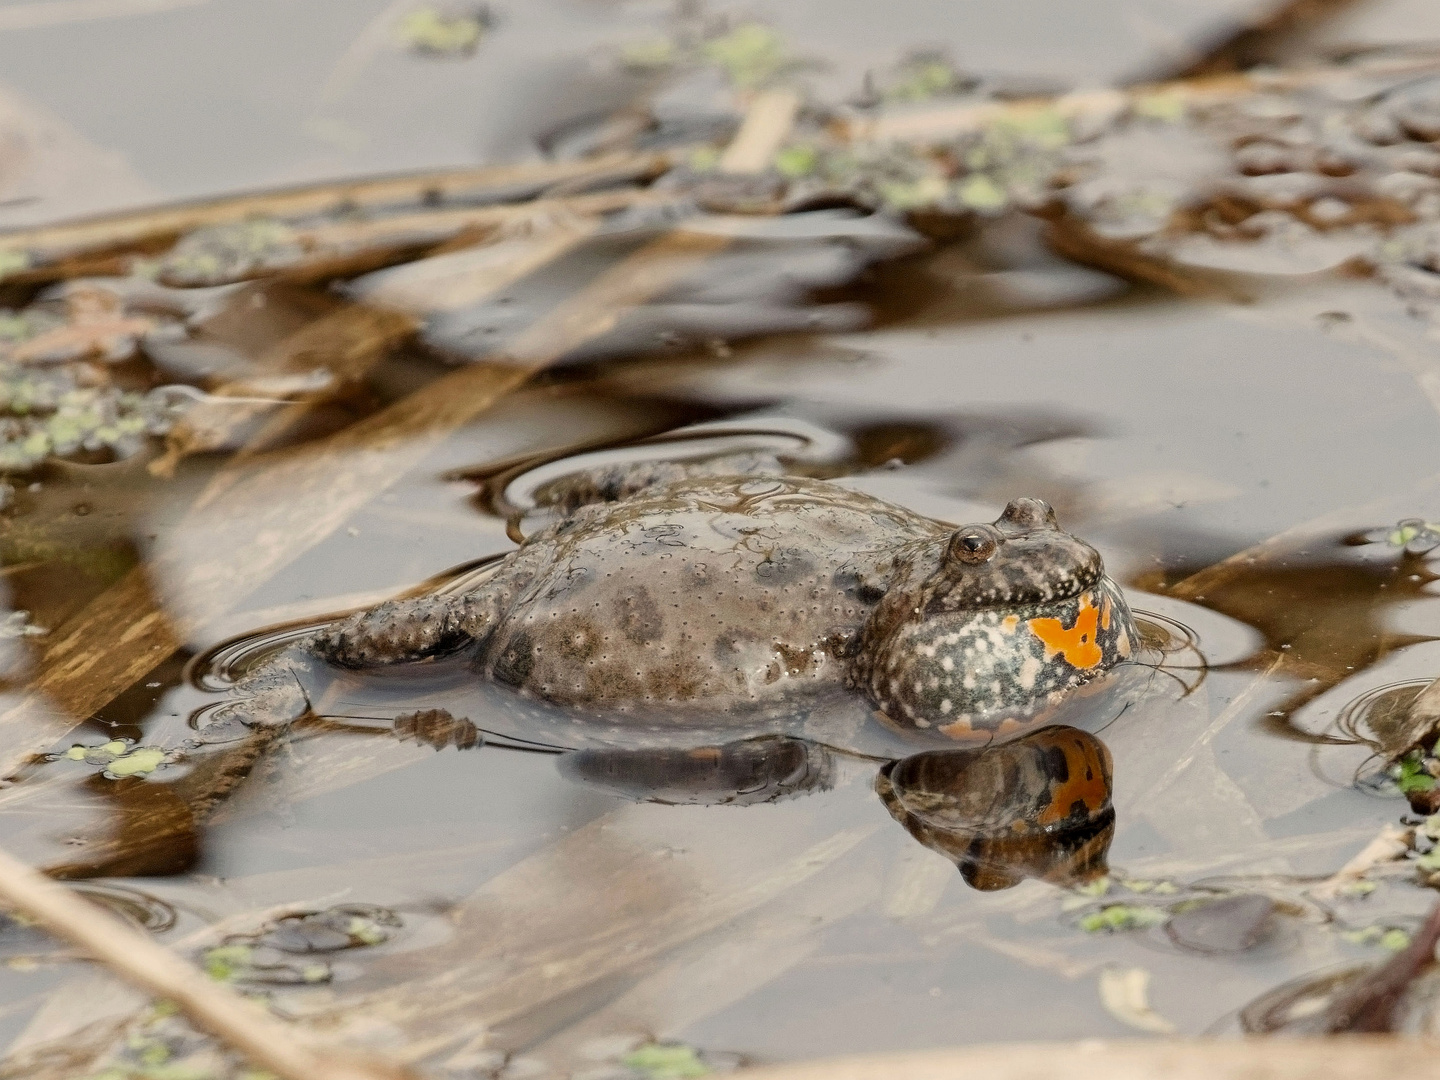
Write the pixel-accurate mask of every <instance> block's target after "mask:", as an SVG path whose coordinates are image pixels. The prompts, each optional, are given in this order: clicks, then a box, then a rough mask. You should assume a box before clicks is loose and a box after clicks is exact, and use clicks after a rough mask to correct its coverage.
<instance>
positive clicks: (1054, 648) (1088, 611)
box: [1025, 592, 1105, 671]
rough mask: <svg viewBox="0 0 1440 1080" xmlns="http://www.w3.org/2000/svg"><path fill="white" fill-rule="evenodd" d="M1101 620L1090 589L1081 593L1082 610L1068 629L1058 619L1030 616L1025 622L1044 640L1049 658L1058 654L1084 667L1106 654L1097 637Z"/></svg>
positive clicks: (1031, 630)
mask: <svg viewBox="0 0 1440 1080" xmlns="http://www.w3.org/2000/svg"><path fill="white" fill-rule="evenodd" d="M1099 623H1100V612H1099V611H1098V610H1097V609H1096V607H1095V605H1094V604H1093V603H1091V601H1090V594H1089V593H1088V592H1087V593H1081V594H1080V612H1079V614H1078V615H1076V616H1075V625H1074V626H1072V627H1069V628H1068V629H1067V628H1066V626H1065V624H1064V623H1062V622H1061V621H1060V620H1059V619H1031V620H1029V621H1028V622H1027V623H1026V624H1025V625H1026V626H1028V627H1029V628H1030V632H1031V633H1032V634H1034V635H1035V636H1036V637H1037V638H1039V639H1040V640H1041V641H1042V642H1043V643H1044V645H1045V659H1046V660H1047V661H1049V660H1053V659H1055V656H1056V655H1057V654H1059V655H1061V656H1064V657H1065V662H1066V663H1067V664H1069V665H1070V666H1071V667H1073V668H1079V669H1080V670H1082V671H1085V670H1088V669H1090V668H1093V667H1095V666H1096V665H1097V664H1099V663H1100V661H1101V660H1103V659H1104V658H1105V654H1104V653H1103V652H1102V651H1101V650H1100V643H1099V642H1098V641H1096V640H1095V638H1096V631H1097V630H1098V629H1099Z"/></svg>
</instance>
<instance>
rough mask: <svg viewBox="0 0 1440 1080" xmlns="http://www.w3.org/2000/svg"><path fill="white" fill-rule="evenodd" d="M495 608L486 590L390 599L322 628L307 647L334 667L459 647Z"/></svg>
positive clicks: (378, 663)
mask: <svg viewBox="0 0 1440 1080" xmlns="http://www.w3.org/2000/svg"><path fill="white" fill-rule="evenodd" d="M494 613H495V608H494V602H493V599H492V598H491V597H490V596H489V595H488V594H476V593H466V594H463V595H460V596H446V595H440V596H434V595H432V596H415V597H411V598H410V599H408V600H390V601H387V602H386V603H383V604H380V605H378V606H376V607H373V608H370V609H368V610H366V611H361V612H358V613H357V614H355V615H352V616H350V618H348V619H345V620H343V621H341V622H338V623H334V624H332V625H330V626H327V627H325V628H324V629H323V630H321V631H320V632H319V633H317V634H316V635H315V637H314V638H313V639H312V640H311V645H310V647H311V649H312V650H313V651H314V653H315V654H316V655H317V656H319V657H321V659H323V660H326V661H328V662H329V663H331V664H334V665H335V666H337V667H344V668H369V667H383V666H385V665H387V664H404V663H409V662H412V661H415V660H424V659H426V658H428V657H432V656H444V655H446V654H447V653H453V652H457V651H459V650H460V649H463V648H464V647H465V646H467V645H469V644H471V643H472V642H474V641H476V640H478V639H479V638H480V637H482V636H483V635H484V634H485V632H486V631H487V630H488V629H489V628H490V627H491V626H492V625H493V624H494Z"/></svg>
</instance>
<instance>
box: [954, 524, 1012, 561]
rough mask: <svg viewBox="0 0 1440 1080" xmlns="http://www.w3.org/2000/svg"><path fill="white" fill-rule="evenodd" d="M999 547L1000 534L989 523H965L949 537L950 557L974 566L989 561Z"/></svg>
mask: <svg viewBox="0 0 1440 1080" xmlns="http://www.w3.org/2000/svg"><path fill="white" fill-rule="evenodd" d="M999 547H1000V536H999V534H998V533H997V532H996V531H995V530H994V529H993V528H991V527H990V526H989V525H967V526H966V527H965V528H963V529H961V530H959V531H958V532H957V533H956V534H955V535H954V536H952V537H951V538H950V558H952V559H958V560H959V561H960V562H962V563H966V564H967V565H970V566H976V565H978V564H980V563H983V562H989V561H990V559H991V558H992V557H993V556H994V555H995V552H996V551H997V550H999Z"/></svg>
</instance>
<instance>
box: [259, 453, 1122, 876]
mask: <svg viewBox="0 0 1440 1080" xmlns="http://www.w3.org/2000/svg"><path fill="white" fill-rule="evenodd" d="M752 464H753V463H752ZM724 469H725V466H724V463H723V462H720V463H717V464H712V466H711V467H710V468H709V469H708V472H709V475H702V476H700V477H699V478H696V477H695V476H694V475H693V474H692V475H687V476H683V477H681V478H679V479H676V478H675V477H674V475H673V473H668V472H666V471H664V470H662V471H661V477H663V478H661V479H658V482H657V477H656V474H655V472H654V470H653V469H648V471H647V467H645V466H641V467H629V468H625V469H619V470H609V471H607V472H605V473H604V474H603V475H600V474H593V473H592V474H577V475H576V477H575V478H574V482H573V483H572V484H570V485H568V486H567V488H566V490H565V491H564V492H562V493H557V494H556V495H555V504H556V505H561V506H564V507H565V508H566V510H567V511H568V512H566V513H564V515H563V516H562V517H561V518H560V520H558V521H557V522H555V523H554V524H552V525H550V526H549V527H548V528H545V529H544V530H542V531H540V532H539V533H537V534H536V535H534V536H533V537H531V538H529V539H528V540H526V541H525V542H524V543H522V545H521V546H520V547H519V548H518V549H517V550H516V551H514V552H512V553H511V554H510V555H508V556H506V557H505V558H504V559H502V560H500V561H499V562H498V563H496V564H495V565H494V566H493V567H492V568H490V569H489V572H488V573H486V574H485V575H484V576H483V578H482V579H481V580H479V581H478V582H476V583H473V584H470V585H468V586H466V587H463V588H460V589H452V590H451V591H448V592H435V593H429V594H426V595H422V596H418V597H414V598H410V599H405V600H399V601H392V602H388V603H384V604H381V605H379V606H377V607H374V608H371V609H369V610H367V611H363V612H360V613H358V614H356V615H354V616H352V617H350V618H348V619H345V620H343V621H341V622H338V623H335V624H331V625H328V626H326V627H324V628H322V629H321V630H319V631H318V632H317V633H315V634H313V635H312V636H310V637H308V638H306V639H304V640H303V641H301V642H299V643H298V644H296V645H293V646H292V647H291V648H289V649H288V650H286V651H284V652H282V653H281V654H279V655H278V656H277V657H276V658H274V659H273V660H272V661H271V662H269V663H268V664H266V665H264V666H262V667H261V668H260V669H259V670H257V671H256V672H255V673H254V674H253V675H251V676H249V677H248V678H247V679H246V680H245V681H244V683H243V684H242V685H241V687H239V689H240V691H241V693H242V694H243V695H244V700H242V701H239V702H236V703H235V705H234V708H236V709H239V710H240V711H241V712H248V713H249V718H248V720H247V721H246V722H247V723H261V724H263V723H267V722H268V723H275V722H281V723H283V722H285V721H286V720H288V719H291V718H293V717H295V716H296V715H297V714H298V713H300V712H303V711H304V709H306V708H308V707H309V702H310V701H311V700H316V693H315V692H321V691H322V690H323V686H324V685H325V684H326V683H331V682H334V681H336V680H338V681H339V683H340V685H341V686H343V688H344V690H345V694H344V696H345V697H346V698H347V699H348V698H350V697H351V696H352V693H351V692H352V691H353V693H354V694H355V695H358V696H360V697H362V698H365V697H367V695H368V700H369V701H370V702H372V703H376V702H380V703H382V704H383V703H384V702H386V701H388V702H390V703H393V704H395V705H396V706H400V705H401V704H402V703H403V706H404V707H407V708H411V709H413V708H414V707H415V706H416V704H417V703H416V700H415V698H416V696H417V695H423V697H424V704H426V705H428V706H430V707H432V709H433V708H442V707H443V708H450V707H451V703H452V702H453V701H454V695H455V694H457V693H458V694H461V695H468V696H466V697H465V700H466V708H467V709H472V708H476V707H479V708H481V709H482V710H483V712H482V715H485V716H486V717H487V720H486V725H487V729H488V728H490V727H492V726H494V721H493V720H492V719H490V718H492V717H495V716H497V715H499V716H501V717H504V726H505V727H506V728H507V730H506V731H504V732H503V734H504V735H506V736H507V737H509V738H511V739H512V740H513V739H518V740H520V741H522V742H526V743H531V744H534V743H537V742H543V743H546V744H549V745H551V746H554V747H557V748H564V749H570V750H576V749H577V748H578V752H577V753H574V754H571V755H569V756H568V757H567V758H566V759H564V761H563V763H562V771H563V772H565V773H566V774H567V775H568V776H570V777H571V778H573V779H577V780H581V781H588V782H591V783H598V784H600V785H602V786H605V787H607V788H610V789H612V790H618V791H620V792H622V793H624V794H627V795H630V796H631V797H634V798H642V799H647V800H651V801H659V802H671V803H684V802H689V803H711V804H714V803H752V802H763V801H773V800H775V799H778V798H785V797H788V796H791V795H795V794H799V793H802V792H805V791H811V790H816V789H820V788H824V787H828V786H829V785H830V784H831V783H832V781H833V772H834V769H833V763H832V757H831V755H832V754H837V753H838V754H842V755H847V756H858V757H861V758H868V759H870V760H873V761H889V762H891V764H890V765H887V766H886V767H885V770H884V772H883V773H882V775H881V777H880V780H879V782H878V790H879V791H880V793H881V796H882V798H883V799H884V800H885V802H886V805H887V806H889V808H890V809H891V812H892V813H893V814H894V815H895V816H896V817H897V819H899V820H900V821H901V822H902V823H904V824H905V826H906V828H907V829H909V830H910V831H911V832H912V833H913V834H914V835H915V836H916V837H917V838H918V839H920V840H921V842H922V843H926V844H928V845H930V846H932V847H935V848H937V850H941V851H942V852H944V853H945V854H947V855H949V856H951V857H952V858H954V859H955V861H956V862H957V863H958V864H959V865H960V866H961V868H962V870H963V871H964V872H965V874H966V877H967V879H968V880H970V881H971V882H972V883H973V884H976V885H977V886H979V887H987V888H996V887H1001V886H1003V885H1005V884H1013V883H1014V882H1015V881H1017V880H1019V878H1020V877H1022V876H1028V875H1036V876H1042V877H1048V878H1055V879H1065V880H1069V879H1071V878H1073V876H1074V874H1078V875H1079V876H1082V877H1083V876H1085V873H1086V872H1085V869H1084V868H1085V866H1090V865H1103V855H1104V849H1105V847H1106V846H1107V845H1108V838H1109V832H1110V827H1111V824H1112V823H1113V812H1112V811H1111V810H1110V807H1109V797H1108V789H1109V777H1110V762H1109V755H1108V753H1107V752H1106V751H1105V749H1104V748H1103V746H1101V745H1100V744H1099V743H1098V742H1097V741H1096V740H1094V739H1093V737H1091V736H1089V735H1086V734H1085V733H1084V732H1083V731H1078V730H1076V729H1075V728H1074V727H1061V726H1056V725H1059V724H1064V723H1071V724H1080V725H1082V726H1088V727H1091V728H1093V727H1095V726H1097V724H1098V723H1101V722H1103V721H1104V720H1107V719H1109V718H1112V717H1113V716H1114V715H1115V713H1116V711H1117V710H1118V709H1119V708H1121V707H1123V706H1122V705H1121V704H1120V703H1119V702H1118V701H1117V695H1123V693H1124V690H1125V688H1126V687H1127V686H1129V685H1131V684H1129V683H1127V681H1126V680H1125V678H1124V677H1123V676H1124V674H1125V673H1126V672H1129V671H1133V670H1136V669H1141V670H1144V671H1145V672H1146V673H1147V674H1148V668H1146V667H1145V666H1144V665H1141V664H1139V663H1137V662H1135V661H1134V660H1133V659H1132V657H1133V654H1134V652H1135V650H1136V649H1137V648H1138V646H1139V638H1138V635H1137V631H1136V627H1135V623H1134V620H1133V617H1132V615H1131V612H1130V609H1129V607H1128V605H1127V603H1126V601H1125V599H1124V597H1123V596H1122V594H1121V592H1120V590H1119V588H1118V586H1117V585H1116V584H1115V583H1114V582H1113V581H1112V580H1111V579H1110V578H1109V577H1107V576H1106V575H1105V572H1104V567H1103V564H1102V562H1101V558H1100V555H1099V553H1098V552H1096V551H1095V549H1094V548H1092V547H1090V546H1089V545H1088V544H1086V543H1084V542H1083V541H1081V540H1079V539H1077V538H1076V537H1074V536H1071V535H1070V534H1068V533H1066V532H1064V531H1062V530H1061V529H1060V527H1059V525H1058V524H1057V523H1056V520H1055V515H1054V513H1053V511H1052V510H1051V509H1050V507H1049V506H1048V505H1047V504H1046V503H1044V502H1042V501H1041V500H1039V499H1016V500H1014V501H1012V502H1011V503H1010V504H1009V505H1008V506H1007V507H1006V508H1005V511H1004V513H1002V514H1001V515H1000V517H999V518H998V519H997V520H996V521H994V522H993V523H990V524H977V525H967V526H963V527H961V528H958V529H957V528H955V527H954V526H951V525H946V524H943V523H941V522H937V521H935V520H933V519H930V518H927V517H923V516H921V515H918V514H915V513H913V512H911V511H909V510H906V509H904V508H902V507H898V506H894V505H892V504H889V503H885V502H882V501H881V500H879V499H876V498H874V497H872V496H869V495H865V494H862V493H859V492H856V491H853V490H849V489H847V488H844V487H842V486H840V485H838V484H834V483H829V482H826V481H822V480H812V479H803V478H797V477H789V476H781V475H755V474H754V473H753V472H751V473H750V474H748V475H747V474H744V473H731V474H728V475H727V474H726V473H725V471H724ZM576 492H582V493H584V496H585V497H584V498H577V496H576ZM1102 676H1104V677H1103V678H1102ZM312 691H314V692H312ZM477 694H478V695H479V696H480V697H481V698H482V699H483V704H481V705H478V706H477V705H476V703H475V702H474V700H473V698H474V696H476V695H477ZM457 711H458V710H457ZM1087 717H1088V718H1089V719H1088V720H1087ZM877 720H878V721H879V722H878V723H877V722H876V721H877ZM472 731H473V728H472ZM1017 738H1018V739H1019V741H1018V742H1015V743H1013V745H1011V744H1009V743H1007V742H1006V740H1012V739H1017ZM1067 740H1068V741H1067ZM430 741H431V742H432V743H433V741H434V740H433V739H431V740H430ZM996 741H999V742H1000V743H1001V745H999V746H996V747H992V748H991V749H988V750H987V749H982V748H983V747H984V746H985V745H986V744H988V743H992V742H996ZM957 742H958V743H961V744H962V745H963V746H964V747H965V748H964V749H956V743H957ZM927 747H929V748H936V747H943V748H944V749H930V750H929V752H927V753H919V754H917V753H916V751H918V750H924V749H926V748H927ZM902 758H903V759H905V760H898V759H902ZM897 760H898V764H896V761H897ZM1107 815H1108V816H1107ZM1067 845H1069V846H1068V847H1067ZM1077 859H1078V861H1077ZM1072 865H1077V866H1079V867H1080V869H1079V870H1077V871H1075V872H1074V874H1072V873H1071V871H1069V870H1066V869H1065V867H1067V866H1072ZM1007 866H1009V867H1012V869H1009V870H1007V869H1004V867H1007Z"/></svg>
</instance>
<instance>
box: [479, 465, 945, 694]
mask: <svg viewBox="0 0 1440 1080" xmlns="http://www.w3.org/2000/svg"><path fill="white" fill-rule="evenodd" d="M947 535H948V530H947V529H946V528H945V527H944V526H942V525H940V524H938V523H936V522H934V521H931V520H929V519H927V518H923V517H920V516H919V515H915V514H911V513H909V512H908V511H905V510H903V509H900V508H898V507H895V506H892V505H890V504H888V503H884V502H881V501H879V500H878V499H874V498H871V497H870V496H868V495H863V494H860V493H858V492H852V491H848V490H846V489H844V488H839V487H837V486H836V485H834V484H830V483H824V482H819V481H809V480H802V479H795V478H781V479H776V478H762V479H752V480H743V481H741V482H738V483H737V482H736V480H735V479H734V478H725V479H719V480H710V481H701V482H689V483H682V484H677V485H674V486H672V487H669V488H665V489H662V490H659V491H657V492H654V493H651V494H643V495H640V496H638V497H635V498H631V499H628V500H626V501H624V502H621V503H613V504H604V505H593V506H587V507H583V508H581V509H580V510H579V511H577V512H575V513H573V514H572V515H570V516H569V517H567V518H566V519H565V520H564V521H562V522H559V523H557V524H556V525H554V526H552V527H551V528H550V529H549V530H547V532H546V533H544V534H541V535H540V536H536V537H534V538H533V539H532V540H531V541H530V543H529V544H528V545H527V547H528V548H529V549H530V550H531V551H533V552H536V553H537V555H536V556H535V557H536V558H537V560H538V561H537V563H536V564H535V566H534V567H533V577H532V579H531V581H530V584H529V585H528V587H526V588H525V589H524V590H523V591H521V592H520V593H519V594H518V595H517V597H516V598H515V600H514V602H513V603H512V604H511V605H510V606H509V608H508V610H507V611H505V612H503V613H502V614H501V616H500V619H499V622H498V624H497V626H496V629H495V632H494V634H493V635H492V636H491V637H490V639H489V640H488V642H487V643H486V646H485V648H484V650H483V652H482V654H481V656H480V663H481V664H482V665H483V666H484V668H485V669H486V671H487V674H489V675H490V676H491V677H492V678H494V679H495V680H496V681H497V682H502V683H507V684H509V685H512V686H514V687H517V688H518V689H520V690H521V691H523V692H525V693H527V694H529V695H533V696H535V697H539V698H543V699H545V700H548V701H551V702H554V703H556V704H559V705H563V706H568V707H572V708H578V709H582V710H587V711H588V709H589V708H594V709H595V710H597V711H603V712H604V713H607V714H613V713H626V714H631V715H647V714H648V715H651V716H653V717H655V718H656V719H675V720H677V721H679V720H682V719H683V718H684V716H685V714H686V713H689V712H690V711H692V710H688V709H686V708H684V706H686V705H697V706H700V707H702V708H703V709H704V711H705V712H706V713H707V714H710V713H718V714H726V713H728V714H743V715H753V714H755V713H756V712H762V713H763V712H772V711H777V710H779V709H782V708H784V707H785V706H786V704H787V703H788V701H789V700H790V699H791V698H792V697H794V696H796V695H798V694H802V693H804V694H809V693H813V692H814V691H815V690H816V689H818V684H833V685H834V686H836V687H838V686H840V684H841V681H842V678H843V674H842V671H841V666H842V663H843V660H842V659H841V658H842V657H843V656H844V655H845V654H846V652H847V650H848V649H849V648H850V647H852V644H853V642H854V640H855V638H856V636H857V635H858V633H859V630H860V629H861V627H862V625H863V623H864V621H865V618H866V617H867V616H868V615H869V613H870V611H871V610H872V609H873V607H874V605H875V603H876V601H877V600H878V599H879V597H880V596H881V594H882V593H883V591H884V589H885V588H886V587H887V585H888V581H889V576H890V574H891V571H892V568H893V566H894V563H895V559H896V557H897V555H901V554H902V553H906V552H912V551H914V550H916V548H917V547H926V546H929V544H931V543H935V544H939V543H943V540H944V538H945V537H946V536H947Z"/></svg>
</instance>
